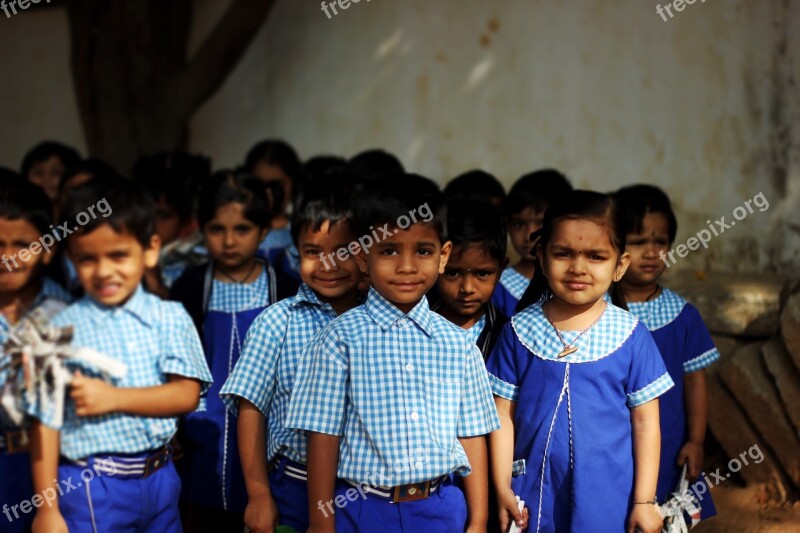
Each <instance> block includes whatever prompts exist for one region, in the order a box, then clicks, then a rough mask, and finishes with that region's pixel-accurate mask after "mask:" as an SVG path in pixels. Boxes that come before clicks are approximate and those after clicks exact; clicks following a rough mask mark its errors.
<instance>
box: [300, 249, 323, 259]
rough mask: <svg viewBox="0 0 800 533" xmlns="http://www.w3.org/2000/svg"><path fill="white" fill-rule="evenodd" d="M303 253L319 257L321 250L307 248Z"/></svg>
mask: <svg viewBox="0 0 800 533" xmlns="http://www.w3.org/2000/svg"><path fill="white" fill-rule="evenodd" d="M303 253H304V254H305V255H308V256H313V257H318V256H319V253H320V252H319V250H317V249H316V248H306V249H305V250H303Z"/></svg>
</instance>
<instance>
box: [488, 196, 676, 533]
mask: <svg viewBox="0 0 800 533" xmlns="http://www.w3.org/2000/svg"><path fill="white" fill-rule="evenodd" d="M560 200H561V201H560V202H558V203H556V204H553V205H551V206H550V207H548V210H547V213H546V214H545V218H544V221H543V227H542V230H541V239H540V241H539V243H538V245H537V249H536V256H537V260H538V262H539V265H540V267H539V266H537V268H536V273H535V275H534V278H533V281H532V282H531V286H530V287H529V288H528V290H527V291H526V293H525V295H524V296H523V299H522V300H521V302H520V307H521V308H522V306H523V305H526V304H531V305H529V306H528V307H526V308H524V310H522V311H520V312H519V313H518V314H516V315H515V316H514V317H513V318H512V320H511V323H510V324H509V325H507V326H506V328H505V329H504V330H503V333H502V334H501V335H500V338H499V339H498V341H497V345H496V346H495V349H494V351H493V352H492V354H491V355H490V357H489V361H488V362H487V367H488V370H489V374H490V379H491V381H492V387H493V392H494V393H495V397H496V404H497V410H498V414H499V415H500V421H501V424H502V427H501V429H500V430H498V431H496V432H494V433H492V434H491V435H490V443H491V457H492V465H493V477H494V482H495V485H496V487H497V493H498V507H499V511H500V521H501V528H502V529H503V530H506V528H507V526H508V522H509V519H510V518H512V517H513V519H514V520H516V521H517V523H518V524H520V522H524V520H523V517H522V515H521V513H520V512H519V511H518V510H517V503H516V501H515V498H514V496H515V495H517V496H519V497H520V498H521V499H522V500H523V501H524V502H525V505H526V507H527V508H528V510H529V522H530V524H529V525H530V530H529V531H537V532H539V531H548V532H550V531H593V532H605V531H608V532H619V531H626V530H627V531H630V532H633V531H635V530H636V529H637V528H638V529H639V530H641V531H642V532H644V533H655V532H657V531H659V530H660V528H661V522H662V521H661V517H660V515H659V514H658V512H657V510H656V506H655V491H656V480H657V477H658V457H659V454H658V449H659V443H660V436H659V425H658V401H655V400H656V398H657V397H658V396H660V395H661V394H663V393H664V391H665V390H667V389H668V388H670V387H671V386H672V380H671V379H670V377H669V374H668V373H667V371H666V368H664V363H663V362H662V360H661V356H660V355H659V353H658V349H657V348H656V346H655V343H654V342H653V339H652V337H650V333H649V332H648V331H647V328H645V327H644V325H642V324H640V323H639V321H638V320H636V318H635V317H634V316H633V315H631V314H629V313H628V312H626V311H624V310H622V309H620V308H619V307H616V306H614V305H608V304H607V303H606V301H605V300H604V298H603V296H604V294H605V293H606V292H607V291H608V290H609V288H610V287H611V286H612V284H614V285H616V283H617V282H619V280H620V279H622V275H623V274H624V273H625V269H626V268H627V266H628V262H629V260H630V258H629V256H628V254H627V253H625V238H624V237H625V235H624V233H623V231H622V227H621V225H620V221H619V219H618V214H617V209H616V206H615V204H614V202H613V200H612V199H611V198H610V197H608V196H607V195H603V194H599V193H594V192H589V191H575V192H572V193H569V194H567V195H565V196H564V197H563V198H561V199H560ZM618 293H619V291H617V290H612V294H613V295H618ZM615 301H619V300H618V297H616V296H615ZM623 305H624V304H623ZM512 475H513V481H512ZM522 525H523V526H524V525H525V524H524V523H523V524H522Z"/></svg>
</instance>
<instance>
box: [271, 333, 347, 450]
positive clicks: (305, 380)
mask: <svg viewBox="0 0 800 533" xmlns="http://www.w3.org/2000/svg"><path fill="white" fill-rule="evenodd" d="M333 324H334V323H333V322H332V323H331V324H330V325H329V326H327V327H325V328H323V329H322V330H321V331H320V332H319V333H318V334H317V336H316V337H315V338H314V340H313V341H311V343H310V344H309V345H308V347H307V348H306V350H305V352H304V354H303V357H302V358H301V359H300V364H299V365H298V367H297V376H296V377H295V387H294V390H292V398H291V401H290V402H289V414H288V415H287V417H286V427H288V428H290V429H301V430H306V431H314V432H316V433H325V434H328V435H337V436H341V434H342V432H343V430H344V415H345V406H346V399H347V387H348V385H349V372H348V368H349V367H348V353H347V347H346V345H345V344H344V343H343V342H342V341H341V340H340V338H339V335H338V333H337V331H336V330H335V329H334V328H333V327H331V326H332V325H333Z"/></svg>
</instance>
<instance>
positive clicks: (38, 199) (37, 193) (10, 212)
mask: <svg viewBox="0 0 800 533" xmlns="http://www.w3.org/2000/svg"><path fill="white" fill-rule="evenodd" d="M0 217H1V218H6V219H8V220H18V219H23V220H25V221H26V222H28V223H29V224H31V225H32V226H33V227H35V228H36V230H37V231H38V232H39V233H41V234H42V235H44V234H45V233H49V232H50V225H51V224H52V223H53V205H52V203H51V202H50V198H48V197H47V195H46V194H45V192H44V191H43V190H42V188H41V187H39V186H38V185H34V184H33V183H31V182H29V181H28V180H25V179H22V178H21V177H19V176H15V177H11V176H9V177H8V179H3V180H0Z"/></svg>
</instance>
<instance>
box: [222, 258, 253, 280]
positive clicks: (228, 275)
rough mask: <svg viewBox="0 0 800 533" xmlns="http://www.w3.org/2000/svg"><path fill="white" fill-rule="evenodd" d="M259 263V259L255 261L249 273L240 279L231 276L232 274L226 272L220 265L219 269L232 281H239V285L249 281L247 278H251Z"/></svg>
mask: <svg viewBox="0 0 800 533" xmlns="http://www.w3.org/2000/svg"><path fill="white" fill-rule="evenodd" d="M257 265H258V261H253V267H252V268H251V269H250V272H248V273H247V275H246V276H245V277H243V278H242V279H241V280H238V279H236V278H234V277H233V276H231V275H230V274H228V273H227V272H225V271H224V270H222V269H221V268H219V267H217V271H218V272H219V273H220V274H222V275H223V276H225V277H226V278H228V279H229V280H231V281H232V282H234V283H238V284H239V285H241V284H242V283H244V282H245V281H247V278H249V277H250V276H252V275H253V272H255V270H256V266H257Z"/></svg>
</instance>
